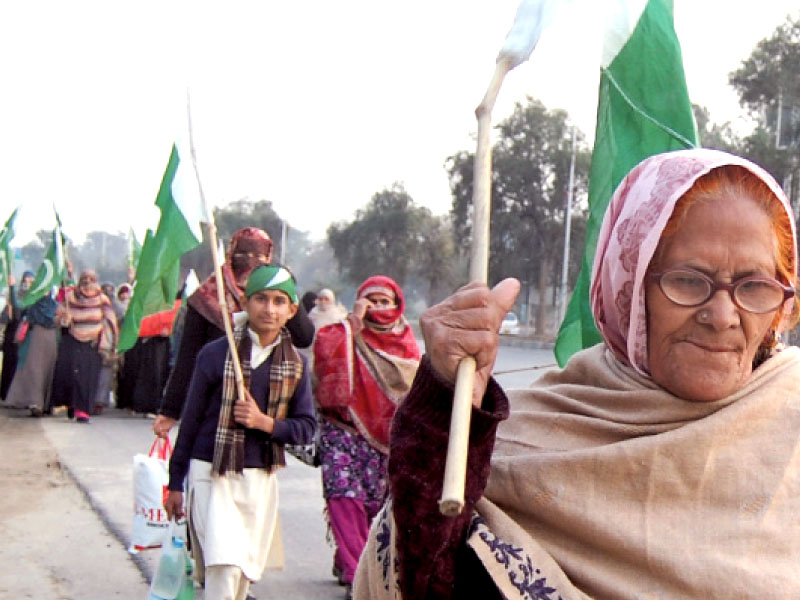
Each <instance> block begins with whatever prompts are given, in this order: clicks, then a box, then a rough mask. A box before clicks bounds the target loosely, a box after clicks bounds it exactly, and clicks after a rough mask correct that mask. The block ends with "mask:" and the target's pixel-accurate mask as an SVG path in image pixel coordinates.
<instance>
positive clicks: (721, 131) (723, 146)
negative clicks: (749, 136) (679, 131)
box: [692, 104, 743, 154]
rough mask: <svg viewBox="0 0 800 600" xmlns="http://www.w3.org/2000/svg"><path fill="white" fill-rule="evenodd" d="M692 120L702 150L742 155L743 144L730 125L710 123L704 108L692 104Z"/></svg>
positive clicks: (708, 115) (709, 117)
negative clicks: (695, 126) (709, 149)
mask: <svg viewBox="0 0 800 600" xmlns="http://www.w3.org/2000/svg"><path fill="white" fill-rule="evenodd" d="M692 111H693V112H694V120H695V121H696V123H697V133H698V136H699V139H700V145H701V146H702V147H703V148H714V149H715V150H722V151H724V152H731V153H733V154H742V152H743V146H742V144H743V142H742V140H741V139H739V137H738V136H737V135H736V133H735V132H734V130H733V128H732V127H731V124H730V123H729V122H728V123H723V124H722V125H719V124H717V123H713V122H712V121H711V116H710V114H709V112H708V109H707V108H706V107H705V106H698V105H697V104H692Z"/></svg>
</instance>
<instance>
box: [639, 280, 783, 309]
mask: <svg viewBox="0 0 800 600" xmlns="http://www.w3.org/2000/svg"><path fill="white" fill-rule="evenodd" d="M649 277H650V278H651V279H653V280H655V281H657V282H658V286H659V287H660V288H661V291H662V292H664V295H665V296H666V297H667V298H669V299H670V300H671V301H672V302H674V303H675V304H678V305H680V306H700V305H701V304H705V303H706V302H708V300H709V299H710V298H711V297H712V296H713V295H714V294H716V293H717V291H718V290H725V291H726V292H728V294H730V297H731V300H733V303H734V304H735V305H736V306H738V307H739V308H741V309H742V310H746V311H748V312H751V313H756V314H763V313H768V312H770V311H773V310H775V309H776V308H778V307H779V306H780V305H781V304H783V303H784V302H785V301H786V300H788V299H789V298H791V297H793V296H794V294H795V291H794V288H793V287H792V286H789V285H783V284H782V283H780V282H779V281H776V280H774V279H772V278H770V277H743V278H742V279H739V280H738V281H735V282H733V283H721V282H719V281H714V280H713V279H711V278H710V277H708V276H707V275H705V274H704V273H700V272H699V271H694V270H692V269H670V270H669V271H664V272H663V273H651V274H650V275H649Z"/></svg>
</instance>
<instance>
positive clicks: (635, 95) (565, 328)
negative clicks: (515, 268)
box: [555, 0, 697, 366]
mask: <svg viewBox="0 0 800 600" xmlns="http://www.w3.org/2000/svg"><path fill="white" fill-rule="evenodd" d="M615 4H616V5H617V6H615V10H613V11H612V12H613V13H614V14H615V15H616V18H615V19H612V23H611V25H610V27H609V31H607V32H606V42H605V47H604V50H603V60H602V64H601V69H600V92H599V98H598V106H597V128H596V130H595V142H594V151H593V155H592V168H591V172H590V176H589V221H588V223H587V226H586V247H585V250H584V255H583V262H582V267H581V273H580V275H579V277H578V282H577V284H576V286H575V290H574V291H573V294H572V298H571V300H570V303H569V307H568V309H567V313H566V315H565V317H564V322H563V323H562V324H561V329H560V330H559V332H558V339H557V340H556V346H555V354H556V359H557V360H558V363H559V364H560V365H561V366H564V364H566V362H567V360H568V359H569V357H570V356H572V354H574V353H575V352H577V351H578V350H581V349H582V348H586V347H588V346H591V345H594V344H596V343H598V342H600V341H602V338H601V337H600V333H599V332H598V331H597V328H596V327H595V324H594V317H593V316H592V311H591V306H590V304H589V283H590V281H589V280H590V278H591V273H592V262H593V260H594V251H595V247H596V245H597V235H598V233H599V231H600V225H601V223H602V221H603V215H604V214H605V210H606V207H607V206H608V202H609V200H610V199H611V195H612V193H613V192H614V189H615V188H616V186H617V184H618V183H619V182H620V181H621V180H622V178H623V177H624V176H625V175H626V174H627V173H628V171H629V170H630V169H631V168H633V167H634V166H635V165H636V164H638V163H639V162H640V161H642V160H644V159H645V158H647V157H648V156H651V155H653V154H658V153H659V152H666V151H668V150H678V149H681V148H688V147H694V146H697V132H696V128H695V123H694V116H693V114H692V106H691V103H690V102H689V93H688V91H687V89H686V81H685V78H684V74H683V59H682V57H681V49H680V44H679V43H678V38H677V36H676V35H675V29H674V26H673V14H672V0H646V1H642V0H615ZM637 7H638V8H637ZM639 13H640V14H639ZM636 14H639V17H638V19H636V18H635V15H636ZM632 15H633V16H632Z"/></svg>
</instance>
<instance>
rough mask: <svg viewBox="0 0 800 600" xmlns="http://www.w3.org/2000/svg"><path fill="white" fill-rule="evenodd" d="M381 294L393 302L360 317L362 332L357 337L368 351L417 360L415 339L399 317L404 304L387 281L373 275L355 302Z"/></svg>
mask: <svg viewBox="0 0 800 600" xmlns="http://www.w3.org/2000/svg"><path fill="white" fill-rule="evenodd" d="M374 293H379V294H384V295H386V296H388V297H389V298H394V301H395V304H394V306H390V307H386V308H378V307H376V308H370V309H369V310H367V314H366V315H365V316H364V330H363V331H362V332H361V336H362V337H363V338H364V341H365V342H367V344H369V345H370V346H371V347H372V348H375V349H378V350H384V351H385V352H388V353H390V354H394V355H396V356H400V357H402V358H411V357H416V358H419V348H418V346H417V341H416V338H415V337H414V333H413V331H412V330H411V327H409V326H408V322H407V321H406V319H405V317H404V316H403V313H404V312H405V309H406V301H405V297H404V296H403V290H402V289H401V288H400V286H399V285H397V283H396V282H395V281H394V279H392V278H391V277H386V276H385V275H373V276H372V277H369V278H368V279H367V280H366V281H364V283H362V284H361V285H360V286H359V288H358V291H357V292H356V298H366V297H367V296H368V295H369V294H374Z"/></svg>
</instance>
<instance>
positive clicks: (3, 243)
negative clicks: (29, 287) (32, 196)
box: [0, 207, 19, 287]
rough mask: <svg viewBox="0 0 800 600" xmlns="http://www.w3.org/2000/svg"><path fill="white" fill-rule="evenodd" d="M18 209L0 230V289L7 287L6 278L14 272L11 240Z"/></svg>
mask: <svg viewBox="0 0 800 600" xmlns="http://www.w3.org/2000/svg"><path fill="white" fill-rule="evenodd" d="M17 211H19V207H17V208H15V209H14V212H12V213H11V216H10V217H8V221H6V224H5V227H3V229H0V287H5V286H7V285H8V276H9V275H11V272H12V271H13V270H14V252H13V251H12V250H11V240H13V239H14V221H16V219H17Z"/></svg>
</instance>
